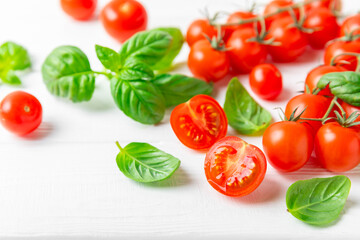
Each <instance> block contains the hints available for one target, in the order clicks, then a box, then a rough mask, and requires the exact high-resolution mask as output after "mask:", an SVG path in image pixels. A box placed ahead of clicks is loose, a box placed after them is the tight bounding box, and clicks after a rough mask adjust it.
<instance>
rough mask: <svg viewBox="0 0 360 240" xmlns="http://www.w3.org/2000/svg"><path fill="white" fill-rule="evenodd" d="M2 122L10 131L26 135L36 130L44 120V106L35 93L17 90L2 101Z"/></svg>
mask: <svg viewBox="0 0 360 240" xmlns="http://www.w3.org/2000/svg"><path fill="white" fill-rule="evenodd" d="M0 120H1V124H2V125H3V126H4V127H5V128H6V129H7V130H9V131H10V132H12V133H15V134H17V135H20V136H21V135H25V134H28V133H30V132H32V131H34V130H35V129H36V128H37V127H38V126H39V125H40V123H41V120H42V107H41V104H40V102H39V100H37V99H36V98H35V97H34V96H33V95H31V94H29V93H26V92H23V91H15V92H12V93H10V94H8V95H7V96H6V97H5V98H4V99H3V100H2V101H1V103H0Z"/></svg>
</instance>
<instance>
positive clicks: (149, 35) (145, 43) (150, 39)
mask: <svg viewBox="0 0 360 240" xmlns="http://www.w3.org/2000/svg"><path fill="white" fill-rule="evenodd" d="M172 41H173V39H172V37H171V35H170V34H169V33H167V32H164V31H154V30H151V31H145V32H139V33H137V34H135V35H134V36H133V37H131V38H130V39H129V40H127V41H126V42H125V43H124V45H123V46H122V48H121V50H120V62H121V65H122V66H124V65H125V63H126V62H127V61H129V60H137V61H141V62H143V63H145V64H147V65H148V66H150V67H154V66H155V65H156V64H157V63H158V62H159V61H160V60H161V59H163V58H164V56H165V55H166V54H167V53H168V51H169V49H170V47H171V44H172Z"/></svg>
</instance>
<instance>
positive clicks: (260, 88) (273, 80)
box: [249, 64, 282, 100]
mask: <svg viewBox="0 0 360 240" xmlns="http://www.w3.org/2000/svg"><path fill="white" fill-rule="evenodd" d="M249 79H250V87H251V89H252V90H253V92H254V93H256V95H258V96H259V97H261V98H263V99H266V100H273V99H275V98H276V97H277V96H279V95H280V93H281V90H282V76H281V73H280V71H279V69H277V67H275V66H274V65H273V64H260V65H257V66H256V67H255V68H253V70H252V71H251V73H250V76H249Z"/></svg>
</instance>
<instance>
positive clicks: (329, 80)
mask: <svg viewBox="0 0 360 240" xmlns="http://www.w3.org/2000/svg"><path fill="white" fill-rule="evenodd" d="M327 85H329V88H330V91H331V93H332V94H334V95H335V96H337V97H338V98H340V99H342V100H344V101H345V102H347V103H349V104H351V105H354V106H357V107H360V73H358V72H333V73H328V74H325V75H323V76H322V77H321V78H320V80H319V82H318V84H317V87H318V88H320V89H324V88H325V87H326V86H327Z"/></svg>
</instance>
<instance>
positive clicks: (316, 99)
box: [285, 93, 331, 135]
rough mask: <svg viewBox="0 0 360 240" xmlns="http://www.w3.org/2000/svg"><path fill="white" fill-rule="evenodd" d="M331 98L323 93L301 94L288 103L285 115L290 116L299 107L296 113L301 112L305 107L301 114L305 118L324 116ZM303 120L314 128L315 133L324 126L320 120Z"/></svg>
mask: <svg viewBox="0 0 360 240" xmlns="http://www.w3.org/2000/svg"><path fill="white" fill-rule="evenodd" d="M330 103H331V100H330V99H329V98H326V97H324V96H321V95H312V94H307V93H304V94H300V95H297V96H295V97H293V98H292V99H290V101H289V102H288V103H287V104H286V108H285V116H286V117H287V118H290V116H291V114H292V112H293V111H295V109H296V108H297V110H296V112H295V115H296V116H297V115H298V114H300V113H301V112H302V111H303V110H304V109H305V108H306V110H305V111H304V113H303V114H302V115H301V116H302V117H303V118H322V117H323V116H324V115H325V113H326V111H327V109H328V108H329V105H330ZM301 122H304V123H308V124H309V125H310V126H311V127H312V129H313V133H314V135H315V133H316V132H317V130H318V129H319V128H320V127H321V126H322V124H321V122H320V121H304V120H301Z"/></svg>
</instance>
